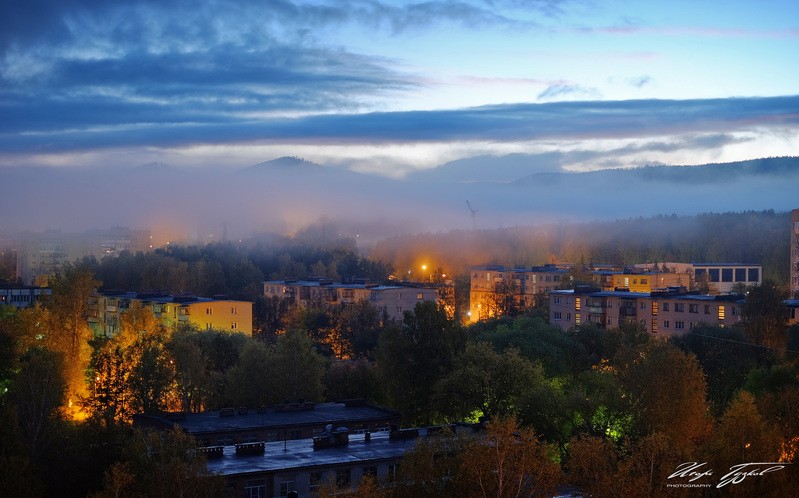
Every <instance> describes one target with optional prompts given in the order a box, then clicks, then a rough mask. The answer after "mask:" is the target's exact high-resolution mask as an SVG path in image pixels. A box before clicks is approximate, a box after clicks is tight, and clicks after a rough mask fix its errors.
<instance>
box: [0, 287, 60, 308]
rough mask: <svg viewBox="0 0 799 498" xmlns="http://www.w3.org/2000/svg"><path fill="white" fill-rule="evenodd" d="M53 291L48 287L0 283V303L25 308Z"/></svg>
mask: <svg viewBox="0 0 799 498" xmlns="http://www.w3.org/2000/svg"><path fill="white" fill-rule="evenodd" d="M52 293H53V291H52V289H50V288H49V287H33V286H25V285H0V305H3V304H4V305H7V306H13V307H15V308H27V307H28V306H33V303H35V302H36V301H38V300H39V299H41V297H42V296H48V295H50V294H52Z"/></svg>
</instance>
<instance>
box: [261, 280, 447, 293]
mask: <svg viewBox="0 0 799 498" xmlns="http://www.w3.org/2000/svg"><path fill="white" fill-rule="evenodd" d="M263 284H264V285H298V286H300V287H324V288H327V289H368V290H379V291H382V290H394V289H414V290H419V289H431V290H433V288H432V287H426V286H423V285H418V286H414V285H372V284H345V283H324V284H323V283H320V282H318V281H316V280H294V281H286V280H266V281H264V282H263Z"/></svg>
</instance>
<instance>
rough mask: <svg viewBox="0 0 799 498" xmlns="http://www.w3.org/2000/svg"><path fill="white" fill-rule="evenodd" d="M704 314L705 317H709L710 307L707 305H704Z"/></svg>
mask: <svg viewBox="0 0 799 498" xmlns="http://www.w3.org/2000/svg"><path fill="white" fill-rule="evenodd" d="M705 314H706V315H709V314H710V305H709V304H706V305H705Z"/></svg>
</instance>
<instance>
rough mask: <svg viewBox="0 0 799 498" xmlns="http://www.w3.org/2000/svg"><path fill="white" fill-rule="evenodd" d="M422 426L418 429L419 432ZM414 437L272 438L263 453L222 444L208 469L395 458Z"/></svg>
mask: <svg viewBox="0 0 799 498" xmlns="http://www.w3.org/2000/svg"><path fill="white" fill-rule="evenodd" d="M422 431H423V430H420V433H421V432H422ZM415 444H416V439H415V438H411V439H389V433H388V432H373V433H372V435H371V441H370V442H366V441H365V436H364V435H363V434H350V436H349V444H348V445H345V446H334V447H330V448H322V449H318V450H314V449H313V439H295V440H291V441H285V442H284V441H274V442H268V443H265V445H264V453H263V455H246V456H245V455H242V456H239V455H236V447H235V446H225V448H224V451H223V455H222V457H221V458H209V459H208V464H207V467H208V470H209V471H210V472H212V473H217V474H222V475H225V476H230V475H240V474H255V473H261V472H276V471H280V472H292V471H296V470H298V469H302V468H313V467H320V466H325V467H328V466H334V465H347V464H351V465H354V464H358V463H361V462H366V461H377V460H384V459H396V458H400V457H402V456H403V455H404V454H405V452H406V451H408V450H410V449H412V448H413V447H414V445H415Z"/></svg>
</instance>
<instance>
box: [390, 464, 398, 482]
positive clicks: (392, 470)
mask: <svg viewBox="0 0 799 498" xmlns="http://www.w3.org/2000/svg"><path fill="white" fill-rule="evenodd" d="M396 476H397V464H396V463H394V464H390V465H389V466H388V480H389V481H393V480H394V478H395V477H396Z"/></svg>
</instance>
